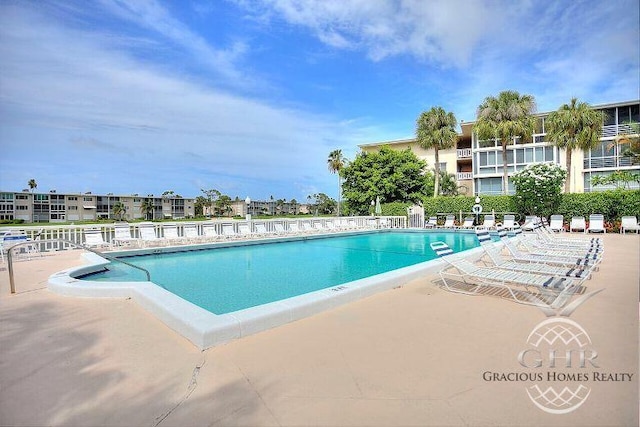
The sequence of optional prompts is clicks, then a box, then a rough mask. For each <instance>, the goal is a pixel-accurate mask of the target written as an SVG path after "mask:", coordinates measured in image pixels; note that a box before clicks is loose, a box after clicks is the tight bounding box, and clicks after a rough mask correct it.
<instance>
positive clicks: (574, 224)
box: [569, 216, 587, 233]
mask: <svg viewBox="0 0 640 427" xmlns="http://www.w3.org/2000/svg"><path fill="white" fill-rule="evenodd" d="M573 230H580V231H582V232H583V233H586V231H587V224H586V222H585V219H584V217H583V216H574V217H573V218H571V224H570V225H569V232H573Z"/></svg>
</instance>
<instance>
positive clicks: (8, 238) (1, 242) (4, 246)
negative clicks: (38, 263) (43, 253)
mask: <svg viewBox="0 0 640 427" xmlns="http://www.w3.org/2000/svg"><path fill="white" fill-rule="evenodd" d="M32 241H33V240H31V239H30V238H29V236H27V233H25V232H24V231H19V230H9V231H7V232H5V233H4V234H3V235H2V237H1V238H0V254H1V258H2V261H3V262H4V254H5V253H8V251H9V249H11V248H12V247H14V246H15V245H18V244H20V243H27V242H32ZM36 253H40V250H39V248H38V245H37V244H35V243H34V244H33V245H23V246H22V247H20V248H19V249H15V250H14V251H13V253H12V256H13V255H16V256H19V255H26V256H28V257H30V256H31V255H33V254H36Z"/></svg>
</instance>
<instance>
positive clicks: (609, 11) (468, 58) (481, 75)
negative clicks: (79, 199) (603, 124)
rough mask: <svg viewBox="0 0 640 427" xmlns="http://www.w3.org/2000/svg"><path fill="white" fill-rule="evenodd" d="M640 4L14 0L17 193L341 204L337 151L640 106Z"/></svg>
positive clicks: (6, 128) (12, 115)
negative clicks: (493, 102) (497, 103)
mask: <svg viewBox="0 0 640 427" xmlns="http://www.w3.org/2000/svg"><path fill="white" fill-rule="evenodd" d="M638 16H639V11H638V2H637V0H618V1H610V2H605V1H595V0H593V1H580V0H575V1H569V0H567V1H545V0H531V1H517V0H504V1H501V0H441V1H440V0H434V1H429V0H424V1H421V0H395V1H394V0H352V1H349V0H337V1H334V0H297V1H294V0H215V1H189V0H182V1H160V0H139V1H126V0H95V1H94V0H78V1H73V0H59V1H56V0H50V1H47V0H42V1H23V0H20V1H18V0H14V1H10V0H0V189H1V190H5V191H20V190H22V189H23V188H26V187H27V186H26V183H27V181H28V180H29V179H31V178H34V179H36V181H37V182H38V190H39V191H43V192H47V191H49V190H51V189H56V190H57V191H58V192H86V191H93V192H94V193H107V192H113V193H115V194H132V193H139V194H144V195H146V194H156V195H159V194H161V193H162V192H163V191H166V190H172V191H174V192H176V193H177V194H180V195H182V196H184V197H195V196H197V195H199V194H201V192H200V189H211V188H215V189H218V190H220V191H221V192H222V193H224V194H228V195H229V196H231V197H236V196H239V197H240V198H245V197H246V196H250V197H251V198H252V199H254V200H257V199H266V198H268V197H269V196H272V195H273V196H274V197H276V198H286V199H291V198H295V199H297V200H298V201H303V200H306V197H307V195H309V194H313V193H318V192H323V193H326V194H328V195H330V196H332V197H337V188H336V187H337V178H336V176H335V175H332V174H331V173H329V171H328V169H327V156H328V154H329V152H330V151H332V150H334V149H342V151H343V153H344V154H345V156H346V157H347V158H351V159H352V158H353V157H354V156H355V154H356V152H357V151H358V148H357V145H358V144H362V143H367V142H374V141H382V140H390V139H398V138H407V137H412V136H413V133H414V124H415V120H416V118H417V117H418V115H419V114H420V112H422V111H424V110H428V109H430V108H431V107H432V106H436V105H439V106H442V107H443V108H445V109H446V110H448V111H452V112H454V113H455V115H456V117H457V119H458V121H460V120H465V121H472V120H474V119H475V110H476V108H477V106H478V105H479V104H480V103H481V102H482V100H483V99H484V98H485V97H486V96H490V95H497V94H498V93H499V92H500V91H502V90H506V89H512V90H517V91H520V92H521V93H528V94H531V95H533V96H534V97H535V98H536V102H537V105H538V111H550V110H555V109H557V108H558V107H559V106H560V105H561V104H563V103H566V102H568V101H569V100H570V98H571V97H574V96H575V97H578V98H579V99H580V100H582V101H586V102H589V103H591V104H602V103H608V102H615V101H626V100H632V99H638V97H640V94H639V91H640V89H639V73H640V65H639V61H640V60H639V55H640V54H639V52H640V46H639V40H640V35H639V24H638Z"/></svg>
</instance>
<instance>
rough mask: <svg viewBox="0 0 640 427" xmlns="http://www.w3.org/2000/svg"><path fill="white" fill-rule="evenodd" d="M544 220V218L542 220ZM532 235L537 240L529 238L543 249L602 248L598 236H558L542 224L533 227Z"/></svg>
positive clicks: (533, 243)
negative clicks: (533, 232)
mask: <svg viewBox="0 0 640 427" xmlns="http://www.w3.org/2000/svg"><path fill="white" fill-rule="evenodd" d="M543 221H544V220H543ZM534 231H535V234H534V236H535V237H537V238H538V239H537V240H530V242H531V244H532V245H534V246H539V247H541V248H543V249H569V250H578V249H580V250H588V249H594V248H600V249H604V246H603V244H602V241H601V240H600V238H598V237H594V238H580V237H565V236H562V237H559V236H558V235H556V234H555V233H554V232H553V231H550V230H549V229H548V228H547V227H544V226H543V225H542V224H538V226H536V228H535V229H534Z"/></svg>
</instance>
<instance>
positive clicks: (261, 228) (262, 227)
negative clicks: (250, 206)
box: [255, 222, 273, 237]
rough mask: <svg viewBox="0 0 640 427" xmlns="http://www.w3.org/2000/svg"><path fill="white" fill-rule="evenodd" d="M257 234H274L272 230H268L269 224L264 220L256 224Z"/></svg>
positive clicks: (264, 235)
mask: <svg viewBox="0 0 640 427" xmlns="http://www.w3.org/2000/svg"><path fill="white" fill-rule="evenodd" d="M255 228H256V231H255V235H256V236H260V237H266V236H268V235H270V234H273V232H272V231H269V230H267V225H266V224H265V223H263V222H259V223H257V224H255Z"/></svg>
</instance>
